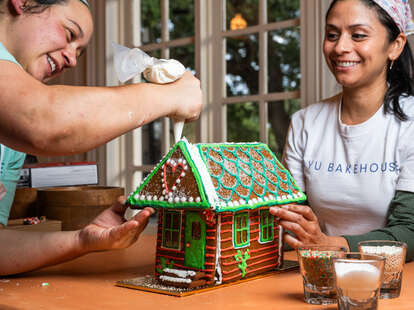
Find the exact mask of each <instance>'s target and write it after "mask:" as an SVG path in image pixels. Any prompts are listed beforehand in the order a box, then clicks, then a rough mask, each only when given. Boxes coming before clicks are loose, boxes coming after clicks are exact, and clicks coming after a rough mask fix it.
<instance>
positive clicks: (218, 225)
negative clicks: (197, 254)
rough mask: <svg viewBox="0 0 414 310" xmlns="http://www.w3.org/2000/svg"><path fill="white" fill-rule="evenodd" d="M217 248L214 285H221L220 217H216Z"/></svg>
mask: <svg viewBox="0 0 414 310" xmlns="http://www.w3.org/2000/svg"><path fill="white" fill-rule="evenodd" d="M216 242H217V247H216V275H217V276H218V278H216V277H215V281H216V284H221V283H222V282H223V274H222V272H221V260H220V257H221V215H220V214H219V215H218V216H217V238H216Z"/></svg>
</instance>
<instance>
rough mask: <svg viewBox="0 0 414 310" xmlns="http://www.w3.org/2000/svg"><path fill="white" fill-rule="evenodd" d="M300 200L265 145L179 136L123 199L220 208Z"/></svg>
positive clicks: (134, 202)
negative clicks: (196, 140) (197, 140)
mask: <svg viewBox="0 0 414 310" xmlns="http://www.w3.org/2000/svg"><path fill="white" fill-rule="evenodd" d="M305 199H306V196H305V194H304V193H303V192H302V191H301V190H300V189H299V188H298V186H297V185H296V183H295V181H294V180H293V178H292V176H291V175H290V173H289V171H288V170H287V169H285V168H284V167H283V166H282V164H281V163H280V162H279V161H278V160H277V158H276V156H275V155H274V154H273V152H272V151H271V150H270V149H269V147H268V146H267V145H266V144H263V143H220V144H190V143H188V142H187V140H185V139H183V140H181V141H179V142H178V143H177V144H176V145H174V147H173V148H172V149H171V150H170V152H169V153H168V154H167V155H166V156H165V157H164V158H163V159H162V160H161V162H160V163H159V164H158V165H156V167H155V168H154V170H153V171H152V172H151V173H150V174H149V175H148V176H147V177H146V178H145V179H144V181H143V182H142V184H141V185H140V186H139V187H138V188H137V190H136V191H135V192H133V193H131V194H130V195H129V197H128V200H127V203H128V204H129V205H130V206H132V207H133V206H152V207H161V208H179V209H182V208H192V209H209V208H210V209H213V210H215V211H216V212H224V211H238V210H243V209H255V208H258V207H261V206H270V205H281V204H287V203H293V202H300V201H304V200H305Z"/></svg>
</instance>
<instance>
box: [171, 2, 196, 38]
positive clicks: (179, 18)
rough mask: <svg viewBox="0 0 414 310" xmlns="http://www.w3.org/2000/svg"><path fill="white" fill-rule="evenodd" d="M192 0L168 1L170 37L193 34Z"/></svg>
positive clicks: (182, 36) (190, 35)
mask: <svg viewBox="0 0 414 310" xmlns="http://www.w3.org/2000/svg"><path fill="white" fill-rule="evenodd" d="M194 15H195V14H194V0H174V1H170V22H169V25H168V27H169V29H170V39H171V40H173V39H179V38H185V37H192V36H194V29H195V27H194Z"/></svg>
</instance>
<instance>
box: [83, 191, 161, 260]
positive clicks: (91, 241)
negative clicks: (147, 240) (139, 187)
mask: <svg viewBox="0 0 414 310" xmlns="http://www.w3.org/2000/svg"><path fill="white" fill-rule="evenodd" d="M124 202H125V197H123V196H122V197H119V198H118V201H117V202H116V203H115V204H114V205H113V206H112V207H111V208H109V209H107V210H105V211H103V212H102V213H101V214H99V215H98V216H97V217H96V218H95V219H94V220H93V221H92V223H90V224H89V225H88V226H86V227H85V228H83V229H82V230H80V231H79V243H80V247H81V252H85V253H87V252H91V251H100V250H110V249H123V248H127V247H129V246H130V245H132V244H133V243H134V242H135V241H137V240H138V237H139V235H140V234H141V232H142V231H143V230H144V228H145V227H146V226H147V224H148V220H149V217H150V216H151V214H153V213H154V212H155V211H154V209H152V208H145V209H144V210H142V211H141V212H140V213H138V214H137V215H136V216H135V217H134V218H133V219H131V220H130V221H127V222H126V221H125V220H124V217H123V216H124V213H125V210H126V206H124Z"/></svg>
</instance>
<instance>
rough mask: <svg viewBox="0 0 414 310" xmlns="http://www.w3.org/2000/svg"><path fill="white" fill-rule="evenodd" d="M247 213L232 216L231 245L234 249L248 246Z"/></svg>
mask: <svg viewBox="0 0 414 310" xmlns="http://www.w3.org/2000/svg"><path fill="white" fill-rule="evenodd" d="M249 236H250V233H249V213H248V212H243V213H238V214H235V215H234V223H233V243H234V247H235V248H240V247H243V246H246V245H249Z"/></svg>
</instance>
